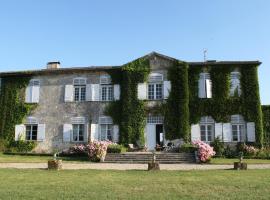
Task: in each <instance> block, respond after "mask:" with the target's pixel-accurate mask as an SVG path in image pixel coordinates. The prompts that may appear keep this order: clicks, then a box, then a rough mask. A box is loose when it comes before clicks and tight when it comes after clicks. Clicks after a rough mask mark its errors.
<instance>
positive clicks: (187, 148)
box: [179, 143, 198, 153]
mask: <svg viewBox="0 0 270 200" xmlns="http://www.w3.org/2000/svg"><path fill="white" fill-rule="evenodd" d="M197 150H198V148H197V147H196V146H195V145H193V144H190V143H185V144H183V145H181V146H180V148H179V152H184V153H194V152H195V151H197Z"/></svg>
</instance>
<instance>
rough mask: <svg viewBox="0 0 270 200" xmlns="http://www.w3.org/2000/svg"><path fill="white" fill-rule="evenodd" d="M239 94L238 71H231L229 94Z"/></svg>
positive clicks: (236, 95)
mask: <svg viewBox="0 0 270 200" xmlns="http://www.w3.org/2000/svg"><path fill="white" fill-rule="evenodd" d="M240 95H241V85H240V72H231V79H230V96H234V97H239V96H240Z"/></svg>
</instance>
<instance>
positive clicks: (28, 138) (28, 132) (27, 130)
mask: <svg viewBox="0 0 270 200" xmlns="http://www.w3.org/2000/svg"><path fill="white" fill-rule="evenodd" d="M25 139H26V140H31V126H26V138H25Z"/></svg>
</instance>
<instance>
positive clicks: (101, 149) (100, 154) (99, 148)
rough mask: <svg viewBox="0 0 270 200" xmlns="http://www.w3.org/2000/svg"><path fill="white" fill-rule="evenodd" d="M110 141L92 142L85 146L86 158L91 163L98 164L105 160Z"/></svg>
mask: <svg viewBox="0 0 270 200" xmlns="http://www.w3.org/2000/svg"><path fill="white" fill-rule="evenodd" d="M110 144H114V143H112V142H110V141H93V142H90V143H89V144H88V145H87V152H88V157H89V159H90V160H91V161H94V162H99V161H100V160H102V159H103V158H105V156H106V153H107V148H108V146H109V145H110Z"/></svg>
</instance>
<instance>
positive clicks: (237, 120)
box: [231, 115, 247, 142]
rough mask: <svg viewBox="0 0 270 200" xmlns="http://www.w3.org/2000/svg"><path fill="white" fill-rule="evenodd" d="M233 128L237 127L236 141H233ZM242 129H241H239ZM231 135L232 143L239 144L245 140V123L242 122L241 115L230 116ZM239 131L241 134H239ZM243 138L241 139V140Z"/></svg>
mask: <svg viewBox="0 0 270 200" xmlns="http://www.w3.org/2000/svg"><path fill="white" fill-rule="evenodd" d="M233 126H236V127H237V130H236V131H237V141H236V140H234V139H233ZM241 127H242V129H241ZM231 130H232V132H231V134H232V142H241V141H245V140H246V135H247V133H246V132H247V131H246V123H245V121H244V118H243V116H241V115H232V116H231ZM241 131H243V133H242V134H241ZM242 137H243V138H242Z"/></svg>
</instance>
